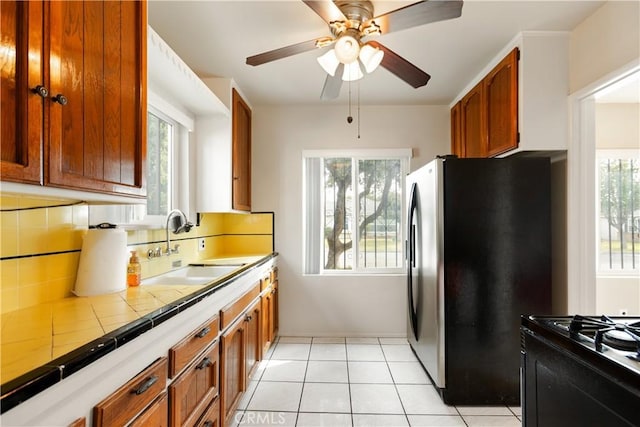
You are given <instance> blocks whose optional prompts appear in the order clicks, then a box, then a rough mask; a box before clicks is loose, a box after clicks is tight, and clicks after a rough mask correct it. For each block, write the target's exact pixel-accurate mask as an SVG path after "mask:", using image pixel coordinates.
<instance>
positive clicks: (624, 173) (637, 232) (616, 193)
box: [598, 159, 640, 272]
mask: <svg viewBox="0 0 640 427" xmlns="http://www.w3.org/2000/svg"><path fill="white" fill-rule="evenodd" d="M639 169H640V161H639V160H638V159H600V160H599V164H598V174H599V180H600V183H599V185H600V219H599V229H600V233H599V234H600V245H599V252H598V258H599V259H598V266H599V269H600V271H614V270H619V271H634V272H638V271H639V270H640V172H639Z"/></svg>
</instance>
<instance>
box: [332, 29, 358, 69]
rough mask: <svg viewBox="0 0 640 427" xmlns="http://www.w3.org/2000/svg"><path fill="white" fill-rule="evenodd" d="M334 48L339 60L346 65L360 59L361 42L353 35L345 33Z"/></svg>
mask: <svg viewBox="0 0 640 427" xmlns="http://www.w3.org/2000/svg"><path fill="white" fill-rule="evenodd" d="M334 50H335V52H336V57H337V58H338V61H340V62H342V63H343V64H345V65H347V64H351V63H352V62H354V61H355V60H356V59H358V54H359V53H360V43H359V42H358V40H356V38H355V37H353V36H351V35H343V36H341V37H340V38H339V39H338V41H336V46H335V48H334Z"/></svg>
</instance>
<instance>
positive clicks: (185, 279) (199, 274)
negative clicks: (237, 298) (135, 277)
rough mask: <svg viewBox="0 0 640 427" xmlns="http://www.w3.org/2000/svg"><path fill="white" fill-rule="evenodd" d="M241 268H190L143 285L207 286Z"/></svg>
mask: <svg viewBox="0 0 640 427" xmlns="http://www.w3.org/2000/svg"><path fill="white" fill-rule="evenodd" d="M238 268H239V266H237V265H224V266H222V265H216V266H207V267H203V266H191V265H190V266H188V267H183V268H179V269H177V270H172V271H169V272H167V273H164V274H160V275H159V276H154V277H150V278H148V279H145V280H143V281H142V285H205V284H207V283H209V282H212V281H214V280H215V279H217V278H219V277H222V276H226V275H227V274H230V273H232V272H234V271H236V270H237V269H238Z"/></svg>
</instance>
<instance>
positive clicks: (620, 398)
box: [521, 315, 640, 427]
mask: <svg viewBox="0 0 640 427" xmlns="http://www.w3.org/2000/svg"><path fill="white" fill-rule="evenodd" d="M521 332H522V335H521V336H522V352H521V356H522V363H521V368H522V382H521V400H522V410H523V414H522V415H523V425H525V426H540V427H555V426H559V427H560V426H563V427H567V426H580V427H584V426H594V427H595V426H607V427H608V426H635V427H639V426H640V409H639V408H640V361H639V360H640V318H631V317H607V316H579V315H576V316H567V317H550V316H540V317H537V316H524V317H523V318H522V327H521Z"/></svg>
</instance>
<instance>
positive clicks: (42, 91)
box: [31, 85, 49, 98]
mask: <svg viewBox="0 0 640 427" xmlns="http://www.w3.org/2000/svg"><path fill="white" fill-rule="evenodd" d="M31 92H33V93H35V94H36V95H38V96H39V97H41V98H46V97H47V96H49V91H48V90H47V88H46V87H44V86H42V85H38V86H36V87H32V88H31Z"/></svg>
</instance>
